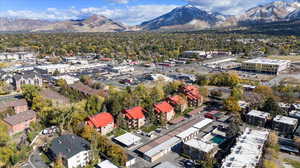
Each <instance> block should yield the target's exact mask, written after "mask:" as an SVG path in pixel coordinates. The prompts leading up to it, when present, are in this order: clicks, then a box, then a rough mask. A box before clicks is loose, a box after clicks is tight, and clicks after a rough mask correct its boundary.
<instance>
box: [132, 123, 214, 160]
mask: <svg viewBox="0 0 300 168" xmlns="http://www.w3.org/2000/svg"><path fill="white" fill-rule="evenodd" d="M211 122H212V120H210V119H203V118H197V119H194V120H192V121H190V122H188V123H186V124H184V125H182V126H181V127H178V128H176V129H175V130H173V131H171V132H169V133H167V134H166V135H164V136H162V137H160V138H158V139H155V140H153V141H151V142H150V143H148V144H146V145H144V146H142V147H140V148H139V149H138V150H137V151H138V152H139V153H140V154H141V155H142V157H143V158H144V159H145V160H147V161H149V162H155V161H157V160H158V159H160V158H161V157H163V156H164V155H166V154H167V153H169V152H170V151H179V150H180V147H181V144H182V142H186V141H188V140H190V139H192V138H194V137H196V136H197V135H199V133H200V131H201V130H203V129H205V128H206V127H207V126H208V125H210V123H211Z"/></svg>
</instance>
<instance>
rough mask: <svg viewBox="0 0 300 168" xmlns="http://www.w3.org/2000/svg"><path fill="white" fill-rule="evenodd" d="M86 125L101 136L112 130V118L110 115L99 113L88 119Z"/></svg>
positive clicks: (113, 124)
mask: <svg viewBox="0 0 300 168" xmlns="http://www.w3.org/2000/svg"><path fill="white" fill-rule="evenodd" d="M87 124H88V125H89V126H90V127H93V128H95V129H97V131H99V132H100V133H101V135H106V134H108V133H110V132H112V131H113V130H114V126H115V123H114V118H113V116H112V115H111V114H110V113H106V112H104V113H99V114H96V115H94V116H92V117H89V120H88V122H87Z"/></svg>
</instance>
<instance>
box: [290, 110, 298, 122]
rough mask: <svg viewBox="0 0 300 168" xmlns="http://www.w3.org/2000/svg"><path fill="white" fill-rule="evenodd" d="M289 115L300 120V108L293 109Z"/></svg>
mask: <svg viewBox="0 0 300 168" xmlns="http://www.w3.org/2000/svg"><path fill="white" fill-rule="evenodd" d="M289 117H291V118H296V119H298V121H299V120H300V111H298V110H292V111H290V112H289Z"/></svg>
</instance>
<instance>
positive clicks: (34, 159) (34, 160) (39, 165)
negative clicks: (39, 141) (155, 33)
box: [29, 151, 49, 168]
mask: <svg viewBox="0 0 300 168" xmlns="http://www.w3.org/2000/svg"><path fill="white" fill-rule="evenodd" d="M29 163H30V165H31V167H33V168H49V166H47V165H46V164H45V163H44V161H43V160H42V158H41V156H40V155H39V153H38V152H37V151H34V152H33V153H32V154H31V155H30V157H29Z"/></svg>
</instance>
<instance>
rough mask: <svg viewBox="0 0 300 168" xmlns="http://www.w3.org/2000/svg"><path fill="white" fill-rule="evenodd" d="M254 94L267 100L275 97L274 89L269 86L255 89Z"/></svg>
mask: <svg viewBox="0 0 300 168" xmlns="http://www.w3.org/2000/svg"><path fill="white" fill-rule="evenodd" d="M254 92H256V93H258V94H260V95H262V96H263V97H264V98H265V99H267V98H269V97H274V93H273V90H272V88H270V87H268V86H257V87H256V88H255V89H254Z"/></svg>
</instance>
